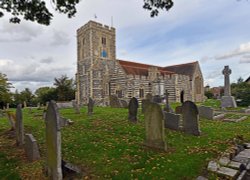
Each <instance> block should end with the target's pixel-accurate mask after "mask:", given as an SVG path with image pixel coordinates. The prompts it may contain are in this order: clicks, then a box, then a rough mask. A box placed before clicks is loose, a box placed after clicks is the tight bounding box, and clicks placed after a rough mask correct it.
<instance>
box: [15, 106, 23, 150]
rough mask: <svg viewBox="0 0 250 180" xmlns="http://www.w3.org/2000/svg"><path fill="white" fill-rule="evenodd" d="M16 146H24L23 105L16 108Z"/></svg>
mask: <svg viewBox="0 0 250 180" xmlns="http://www.w3.org/2000/svg"><path fill="white" fill-rule="evenodd" d="M16 144H17V146H22V145H23V144H24V129H23V113H22V105H21V104H19V105H17V108H16Z"/></svg>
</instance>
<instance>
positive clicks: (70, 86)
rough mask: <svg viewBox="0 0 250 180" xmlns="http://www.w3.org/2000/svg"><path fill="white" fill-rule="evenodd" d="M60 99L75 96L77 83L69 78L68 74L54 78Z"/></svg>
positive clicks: (70, 98) (69, 98)
mask: <svg viewBox="0 0 250 180" xmlns="http://www.w3.org/2000/svg"><path fill="white" fill-rule="evenodd" d="M54 80H55V82H54V85H55V86H56V92H57V96H58V99H57V100H58V101H70V100H73V99H74V98H75V83H74V81H73V79H69V78H68V77H67V76H66V75H62V76H61V77H59V78H55V79H54Z"/></svg>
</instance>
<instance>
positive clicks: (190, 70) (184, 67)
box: [164, 61, 198, 77]
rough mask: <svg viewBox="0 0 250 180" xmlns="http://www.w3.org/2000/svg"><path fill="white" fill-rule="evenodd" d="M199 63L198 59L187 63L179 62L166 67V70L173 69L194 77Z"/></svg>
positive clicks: (178, 72)
mask: <svg viewBox="0 0 250 180" xmlns="http://www.w3.org/2000/svg"><path fill="white" fill-rule="evenodd" d="M197 64H198V61H195V62H191V63H186V64H177V65H173V66H167V67H165V68H164V70H167V71H173V72H175V73H177V74H184V75H188V76H190V77H192V76H193V74H194V72H195V69H196V66H197Z"/></svg>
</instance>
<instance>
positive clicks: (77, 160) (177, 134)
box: [0, 100, 250, 179]
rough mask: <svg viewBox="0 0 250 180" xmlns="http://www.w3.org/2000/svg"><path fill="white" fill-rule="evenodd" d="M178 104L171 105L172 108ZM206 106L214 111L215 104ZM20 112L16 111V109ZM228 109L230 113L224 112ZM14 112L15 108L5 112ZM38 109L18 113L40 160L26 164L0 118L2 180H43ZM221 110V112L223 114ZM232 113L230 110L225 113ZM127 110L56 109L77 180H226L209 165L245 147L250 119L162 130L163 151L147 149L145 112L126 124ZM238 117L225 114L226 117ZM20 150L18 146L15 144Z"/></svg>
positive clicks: (202, 122) (66, 154) (65, 154)
mask: <svg viewBox="0 0 250 180" xmlns="http://www.w3.org/2000/svg"><path fill="white" fill-rule="evenodd" d="M179 105H180V103H172V104H171V108H172V109H175V107H176V106H179ZM200 105H206V106H210V107H213V108H215V109H216V108H217V110H219V106H218V102H217V101H215V100H214V101H212V100H209V101H206V102H204V103H202V104H199V106H200ZM19 110H20V109H19ZM228 110H229V109H228ZM9 111H10V112H13V113H15V111H16V109H10V110H9ZM43 111H44V109H43V107H42V108H28V107H27V108H23V109H22V118H23V129H24V133H25V134H32V135H33V136H34V138H35V139H36V141H37V144H38V149H39V153H40V157H38V158H37V159H35V160H33V161H30V160H29V158H28V157H27V156H26V155H25V151H24V149H23V148H22V147H21V146H17V144H16V140H15V135H14V134H13V131H10V129H11V126H10V124H9V122H8V119H7V116H2V117H0V142H1V144H0V177H1V179H2V178H3V179H46V178H47V177H46V175H45V174H46V173H45V167H46V164H47V163H46V161H47V160H46V151H47V148H46V123H45V120H44V117H43ZM224 111H225V110H224ZM230 111H232V108H231V109H230ZM128 113H129V110H128V108H112V107H97V106H94V108H93V107H92V109H91V113H89V111H88V108H87V106H83V107H81V108H80V113H76V111H75V109H74V108H62V109H59V114H60V116H61V117H63V118H65V119H69V120H71V121H72V122H73V123H71V124H69V125H67V126H62V127H60V132H61V153H62V155H61V157H60V158H61V159H62V160H64V161H66V162H69V163H72V164H73V165H74V166H76V167H77V168H78V169H80V171H81V173H79V174H77V175H75V178H76V179H154V178H157V179H196V178H197V177H198V176H204V177H208V178H209V179H216V178H218V177H219V178H221V179H225V178H228V177H226V176H219V175H218V174H215V173H213V172H212V171H208V169H207V167H208V164H209V162H210V161H216V160H218V158H220V157H221V156H223V154H225V153H229V154H230V153H231V154H232V153H234V151H235V147H236V145H237V144H238V145H241V144H243V143H246V142H248V143H249V142H250V131H249V128H250V114H244V116H246V119H244V120H242V121H239V122H237V123H232V122H225V121H222V120H209V119H207V118H203V117H200V118H199V126H200V134H199V135H198V136H197V135H192V134H188V133H185V132H184V131H178V130H171V129H169V128H164V133H165V134H164V137H163V139H164V140H165V146H166V148H165V149H164V148H163V149H157V148H150V147H149V146H146V145H145V143H144V141H145V133H146V132H145V131H146V127H145V120H146V119H147V118H148V116H150V112H146V113H144V114H143V113H142V111H141V108H139V109H138V113H137V120H136V122H134V119H132V122H130V121H129V116H128ZM230 116H233V117H232V118H238V117H241V115H238V114H235V115H233V114H232V115H231V114H230V115H229V114H226V115H225V117H226V118H230ZM19 145H20V143H19Z"/></svg>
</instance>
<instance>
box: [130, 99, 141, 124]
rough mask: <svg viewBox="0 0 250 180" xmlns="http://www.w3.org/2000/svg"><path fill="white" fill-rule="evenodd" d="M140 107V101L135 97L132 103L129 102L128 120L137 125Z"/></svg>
mask: <svg viewBox="0 0 250 180" xmlns="http://www.w3.org/2000/svg"><path fill="white" fill-rule="evenodd" d="M138 107H139V103H138V100H137V99H136V98H135V97H133V98H132V99H131V100H130V101H129V105H128V113H129V114H128V120H129V121H130V122H133V123H136V122H137V109H138Z"/></svg>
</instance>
